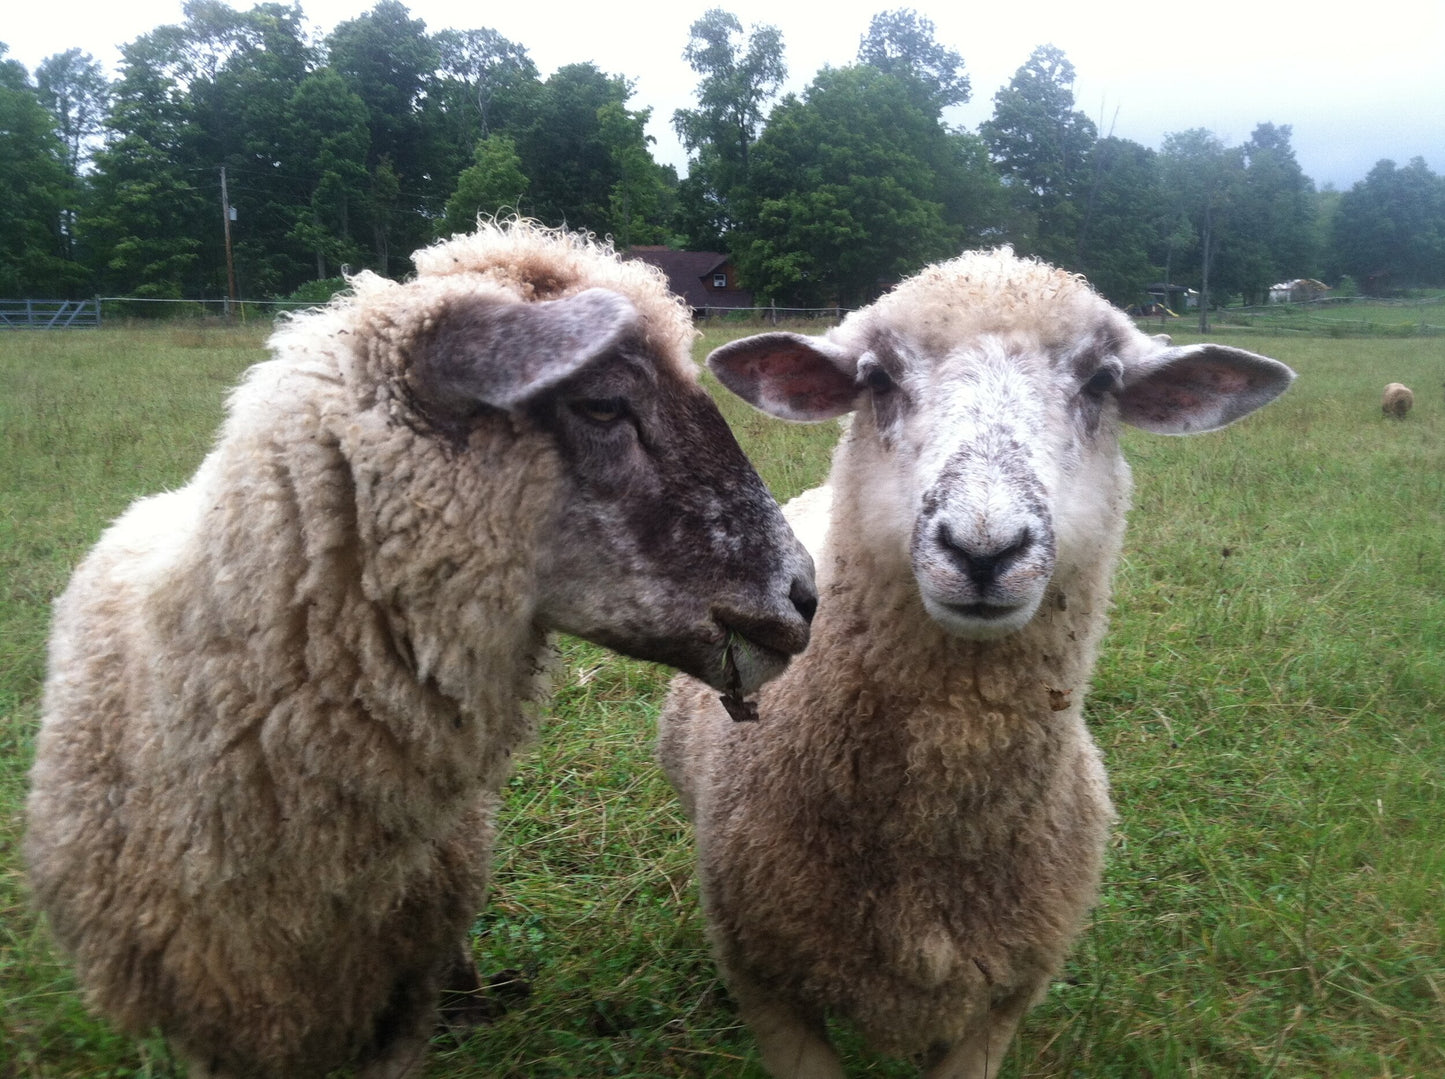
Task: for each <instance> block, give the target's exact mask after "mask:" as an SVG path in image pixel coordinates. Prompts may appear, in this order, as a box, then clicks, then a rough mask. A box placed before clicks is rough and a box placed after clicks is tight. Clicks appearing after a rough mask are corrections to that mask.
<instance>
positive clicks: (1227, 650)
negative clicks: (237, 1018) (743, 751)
mask: <svg viewBox="0 0 1445 1079" xmlns="http://www.w3.org/2000/svg"><path fill="white" fill-rule="evenodd" d="M1185 321H1186V320H1180V322H1181V323H1182V322H1185ZM1150 328H1151V330H1152V329H1153V327H1152V326H1151V327H1150ZM1170 330H1171V332H1173V333H1174V334H1175V336H1176V339H1177V340H1181V341H1182V340H1186V339H1189V338H1188V335H1187V333H1186V332H1185V331H1184V330H1183V329H1181V328H1178V327H1177V326H1175V327H1170ZM741 332H743V331H742V330H740V329H738V328H732V329H730V330H714V331H710V332H709V335H708V336H707V337H706V338H705V340H704V341H703V342H701V343H700V344H699V349H698V355H699V356H701V355H702V354H703V353H704V352H705V351H706V349H707V348H709V347H712V346H715V345H717V344H719V343H721V342H722V341H723V340H724V339H725V337H726V335H728V334H732V335H736V334H739V333H741ZM1231 333H1232V329H1231V328H1230V327H1228V326H1225V327H1222V328H1220V329H1219V330H1217V331H1216V332H1215V333H1214V334H1213V335H1212V336H1213V337H1214V338H1215V339H1217V340H1224V341H1230V342H1232V343H1238V344H1241V345H1243V346H1244V347H1247V348H1251V349H1253V350H1255V351H1259V352H1264V353H1267V354H1269V355H1273V356H1277V357H1278V358H1279V359H1282V360H1284V361H1285V362H1287V363H1289V364H1291V365H1292V366H1293V367H1295V368H1296V370H1298V371H1299V372H1300V376H1301V377H1300V379H1299V381H1298V382H1297V383H1296V385H1295V387H1294V388H1293V389H1292V390H1291V391H1290V393H1289V394H1288V395H1287V396H1286V397H1285V398H1284V399H1282V400H1281V401H1280V402H1279V403H1277V404H1275V405H1273V406H1271V407H1270V408H1269V409H1267V410H1266V411H1265V412H1263V413H1261V414H1260V415H1258V416H1255V417H1252V418H1250V419H1248V420H1246V421H1244V422H1243V423H1242V424H1240V425H1239V426H1237V427H1235V428H1232V429H1230V430H1228V431H1225V432H1220V433H1216V434H1211V435H1204V436H1199V437H1195V438H1189V439H1166V438H1159V437H1153V436H1147V435H1143V434H1140V433H1138V432H1130V433H1129V436H1128V437H1127V439H1126V449H1127V452H1128V454H1129V456H1130V459H1131V460H1132V462H1133V464H1134V471H1135V478H1136V496H1135V510H1134V513H1133V516H1132V519H1131V528H1130V533H1129V539H1128V541H1127V544H1126V554H1125V559H1124V561H1123V564H1122V566H1121V569H1120V572H1119V575H1118V580H1117V588H1116V595H1115V598H1116V609H1115V613H1114V618H1113V624H1112V629H1111V632H1110V635H1109V637H1108V639H1107V641H1106V644H1105V648H1104V652H1103V656H1102V659H1101V661H1100V664H1099V668H1098V672H1097V676H1096V678H1095V683H1094V690H1093V694H1092V696H1091V698H1090V703H1089V706H1088V714H1089V717H1090V721H1091V723H1092V726H1093V729H1094V731H1095V733H1096V736H1097V738H1098V740H1099V742H1100V744H1101V745H1102V747H1103V749H1104V752H1105V755H1106V758H1107V761H1108V764H1109V767H1110V772H1111V775H1112V779H1113V784H1114V792H1115V800H1116V802H1117V805H1118V808H1119V814H1120V816H1119V822H1118V826H1117V829H1116V832H1115V835H1114V840H1113V844H1112V850H1111V852H1110V858H1109V864H1108V869H1107V875H1106V882H1105V887H1104V892H1103V899H1102V902H1101V904H1100V905H1099V907H1098V909H1097V911H1096V913H1095V915H1094V917H1093V919H1092V922H1091V924H1090V927H1089V929H1088V931H1087V932H1086V933H1085V935H1084V936H1083V938H1082V939H1081V941H1080V942H1079V945H1078V947H1077V949H1076V951H1075V954H1074V956H1073V959H1072V961H1071V962H1070V964H1069V967H1068V970H1067V971H1066V975H1065V977H1064V978H1062V979H1061V980H1060V981H1059V982H1058V983H1057V985H1056V986H1055V987H1054V989H1053V990H1052V991H1051V993H1050V995H1049V997H1048V999H1047V1000H1046V1001H1045V1003H1044V1004H1042V1005H1041V1006H1040V1007H1039V1008H1038V1009H1037V1010H1035V1011H1034V1012H1033V1013H1032V1015H1031V1016H1030V1018H1029V1020H1028V1021H1027V1023H1026V1025H1025V1027H1024V1030H1023V1032H1022V1035H1021V1037H1020V1038H1019V1040H1018V1042H1017V1043H1016V1045H1015V1047H1014V1049H1013V1050H1012V1051H1011V1053H1010V1056H1009V1060H1008V1063H1007V1066H1006V1069H1005V1073H1004V1074H1005V1075H1006V1076H1010V1077H1022V1076H1031V1077H1063V1076H1070V1077H1089V1079H1093V1077H1119V1079H1137V1077H1161V1079H1162V1077H1173V1076H1178V1077H1189V1079H1226V1077H1228V1079H1235V1077H1260V1079H1264V1077H1280V1079H1292V1077H1320V1076H1328V1077H1334V1076H1340V1077H1353V1076H1359V1077H1362V1079H1365V1077H1369V1079H1386V1077H1388V1079H1406V1077H1417V1079H1426V1077H1438V1076H1441V1075H1445V1033H1442V1032H1445V955H1442V936H1445V843H1442V842H1441V838H1440V837H1441V836H1442V835H1445V388H1442V381H1445V337H1439V336H1431V337H1403V336H1402V337H1395V336H1384V337H1376V338H1336V337H1331V336H1329V335H1328V334H1320V335H1309V334H1304V333H1300V332H1298V331H1296V330H1280V331H1279V332H1278V333H1270V332H1267V331H1266V330H1265V329H1262V328H1261V327H1259V326H1253V327H1248V328H1240V330H1239V333H1238V336H1234V337H1232V336H1231ZM262 339H263V337H262V332H261V331H259V330H256V329H252V330H249V331H229V330H225V329H206V328H203V327H193V328H185V329H180V328H165V327H159V328H148V329H106V330H101V331H94V332H75V333H68V334H60V333H56V334H47V333H7V334H3V335H0V439H3V442H0V1079H12V1077H20V1076H26V1077H29V1076H44V1077H47V1079H48V1077H95V1076H116V1077H119V1076H171V1075H178V1074H179V1069H178V1067H177V1066H176V1065H175V1064H174V1062H173V1061H171V1059H170V1057H169V1055H168V1053H167V1052H166V1048H165V1045H164V1043H163V1042H161V1041H160V1040H159V1039H151V1040H150V1041H147V1042H144V1043H141V1044H136V1043H133V1042H131V1041H130V1040H128V1039H125V1038H122V1037H119V1036H117V1035H115V1034H114V1033H112V1032H111V1031H109V1029H108V1028H107V1027H106V1026H105V1024H104V1023H102V1022H100V1021H98V1020H96V1019H94V1018H92V1017H90V1016H89V1015H88V1014H87V1013H86V1011H85V1009H84V1007H83V1004H82V1002H81V999H80V997H79V995H78V993H77V991H76V988H75V985H74V982H73V980H72V978H71V977H70V975H69V973H68V971H67V968H66V966H65V964H64V962H63V961H62V960H60V959H59V958H58V957H57V956H56V955H55V954H54V953H53V951H52V949H51V946H50V943H49V941H48V938H47V935H46V931H45V928H44V924H43V922H41V921H40V920H38V919H37V918H36V917H35V916H34V914H33V913H32V912H31V911H30V910H29V908H28V906H27V901H26V895H25V889H24V882H23V879H22V871H21V864H20V856H19V845H20V837H21V834H22V831H23V822H22V819H21V815H22V809H23V802H24V788H25V773H26V769H27V768H28V764H29V759H30V754H31V745H32V739H33V734H34V730H35V726H36V723H37V719H38V711H39V701H38V696H39V688H40V683H41V679H42V677H43V670H44V652H43V650H44V636H45V632H46V622H47V617H48V604H49V602H50V600H51V598H52V597H53V596H54V595H55V594H56V592H57V591H58V590H59V589H60V588H61V587H63V585H64V582H65V580H66V578H67V576H68V574H69V572H70V569H71V567H72V566H73V565H74V563H75V562H76V561H77V560H78V559H79V558H80V557H81V556H82V555H83V553H84V552H85V550H86V549H87V547H88V546H89V545H90V544H91V543H92V542H93V541H94V539H95V537H96V536H97V535H98V533H99V531H100V530H101V528H102V527H103V526H104V525H105V523H106V522H107V521H108V520H110V519H111V518H113V517H114V516H115V515H116V514H118V513H119V512H120V511H121V510H122V509H123V508H124V507H125V506H126V504H127V503H129V502H130V501H131V500H132V499H133V498H134V497H136V496H138V495H140V494H144V493H148V492H152V491H155V490H159V489H162V488H165V487H168V486H174V485H176V484H178V483H181V482H183V481H184V480H185V478H186V477H187V476H188V475H189V474H190V472H191V471H192V470H193V469H194V468H195V465H196V464H197V462H198V461H199V460H200V458H201V456H202V455H203V454H204V452H205V451H206V449H207V447H208V446H209V444H210V442H211V440H212V438H213V437H214V432H215V428H216V425H217V422H218V419H219V416H220V408H221V403H222V400H223V398H224V395H225V393H226V391H227V389H228V387H229V386H230V385H232V384H233V383H234V381H235V380H236V378H237V377H238V375H239V373H240V372H241V371H242V369H243V368H244V367H245V366H246V365H247V364H249V363H251V362H252V361H254V360H255V359H257V358H259V357H260V355H261V348H262ZM1389 381H1401V382H1405V383H1406V384H1408V385H1411V386H1412V387H1414V389H1415V392H1416V405H1415V410H1414V412H1413V413H1411V415H1410V417H1409V418H1408V420H1406V421H1405V422H1403V423H1400V422H1394V421H1389V420H1385V419H1383V418H1382V417H1381V415H1380V410H1379V393H1380V389H1381V387H1382V386H1383V385H1384V384H1385V383H1386V382H1389ZM721 404H722V405H723V407H724V409H725V411H726V413H727V415H728V417H729V419H730V420H731V421H732V422H733V423H734V425H735V428H736V429H737V431H738V433H739V437H740V439H741V440H742V441H743V443H744V446H745V448H746V449H747V450H748V451H749V453H750V454H751V455H752V456H753V458H754V460H755V462H756V463H757V465H758V467H759V470H760V471H761V472H762V473H763V475H764V478H765V479H766V480H767V481H768V482H769V484H770V485H771V486H772V488H773V490H774V492H775V493H776V494H777V495H778V496H779V497H780V498H787V497H789V496H791V495H793V494H795V493H797V492H798V491H800V490H802V489H804V488H805V487H807V486H810V485H812V484H813V483H815V482H817V481H818V480H819V479H820V478H821V477H822V475H823V474H824V472H825V471H826V467H827V458H828V453H829V449H830V443H831V440H832V438H833V437H834V435H835V434H836V428H835V427H833V426H832V425H824V426H821V427H816V428H804V427H790V426H786V425H782V424H778V423H775V422H773V421H770V420H766V419H764V418H763V417H761V416H759V415H757V414H754V413H752V412H750V411H749V410H747V409H746V406H743V405H741V404H739V403H737V402H734V401H732V400H731V399H728V400H723V401H721ZM562 650H563V658H564V665H563V671H562V674H561V676H560V677H559V679H558V691H557V694H556V698H555V701H554V705H553V708H552V718H551V719H550V720H549V721H548V722H547V723H546V724H545V726H544V728H543V732H542V738H541V741H540V743H539V744H538V745H537V746H536V747H535V748H534V750H533V751H532V752H531V753H530V754H528V755H527V756H526V758H525V759H524V760H523V762H522V764H521V766H520V767H519V769H518V771H517V773H516V775H515V776H514V778H513V779H512V781H511V784H510V788H509V792H508V794H509V797H508V803H507V811H506V817H505V821H504V827H503V831H502V836H501V840H500V843H499V847H498V852H497V859H496V875H495V890H494V895H493V897H492V900H491V902H490V904H489V905H488V907H487V909H486V910H485V911H483V912H480V913H479V915H478V918H477V922H476V950H477V954H478V957H479V960H480V963H481V965H482V967H483V970H484V971H485V972H487V973H489V974H499V975H501V976H502V977H501V980H502V981H505V982H508V985H506V986H503V987H502V988H500V989H499V990H498V996H499V998H500V999H501V1000H503V1001H504V1002H505V1003H506V1004H507V1007H508V1011H507V1013H506V1015H504V1016H503V1017H502V1018H500V1019H499V1020H498V1021H497V1022H495V1023H494V1024H492V1025H490V1026H488V1027H485V1028H483V1029H481V1030H479V1031H478V1032H476V1033H475V1034H474V1035H472V1036H471V1037H470V1038H468V1039H467V1040H466V1041H465V1042H462V1043H460V1044H458V1043H456V1042H454V1041H449V1040H447V1039H445V1038H439V1039H438V1041H437V1044H436V1045H435V1047H434V1050H433V1052H432V1054H431V1057H430V1059H429V1063H428V1069H427V1074H428V1075H429V1076H436V1077H442V1076H446V1077H456V1079H462V1077H506V1079H512V1077H516V1079H522V1077H554V1076H555V1077H563V1076H715V1077H722V1076H729V1077H732V1076H744V1077H752V1079H759V1077H761V1076H762V1075H763V1073H762V1071H761V1069H760V1068H759V1066H758V1064H757V1061H756V1054H755V1052H754V1050H753V1044H752V1040H751V1038H750V1037H749V1036H748V1034H747V1033H746V1032H745V1031H744V1030H742V1029H741V1028H740V1027H739V1026H738V1023H737V1020H736V1018H735V1015H734V1013H733V1011H732V1010H731V1008H730V1005H729V1002H728V1000H727V996H726V993H725V992H724V991H723V989H722V987H721V985H720V983H719V982H718V979H717V976H716V974H715V972H714V969H713V966H712V962H711V959H710V957H709V953H708V949H707V945H706V941H705V939H704V936H703V929H702V923H701V918H700V916H699V913H698V908H697V894H696V888H695V885H694V884H693V880H692V872H691V859H692V849H691V841H690V836H689V831H688V827H687V825H686V823H685V822H684V820H683V819H682V817H681V816H680V814H679V812H678V810H677V808H676V805H675V803H674V800H673V798H672V796H671V793H670V791H669V789H668V788H667V786H666V784H665V783H664V782H663V780H662V778H661V776H660V773H659V772H658V770H657V768H656V767H655V766H654V764H653V763H652V758H651V745H650V743H651V739H652V734H653V718H654V716H655V713H656V708H657V705H658V701H659V697H660V694H661V691H662V689H663V687H664V685H665V683H666V672H665V671H661V670H659V669H657V668H654V667H651V666H648V665H645V664H639V663H633V662H629V661H625V660H619V659H617V658H615V657H612V656H609V655H608V654H606V653H604V652H602V651H600V650H598V649H596V648H593V647H591V646H588V645H584V644H581V643H578V642H572V641H566V642H563V648H562ZM844 1042H845V1044H848V1045H849V1046H850V1050H849V1052H850V1057H851V1059H852V1062H853V1068H854V1073H855V1074H859V1075H864V1074H866V1075H878V1076H906V1075H911V1074H913V1070H912V1069H911V1067H910V1066H909V1065H908V1064H907V1063H906V1062H896V1061H894V1062H889V1061H882V1060H876V1059H873V1058H871V1057H869V1056H867V1055H866V1054H865V1053H863V1052H861V1051H859V1050H858V1049H857V1047H856V1046H853V1045H852V1043H851V1041H849V1040H848V1039H847V1036H846V1032H844Z"/></svg>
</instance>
